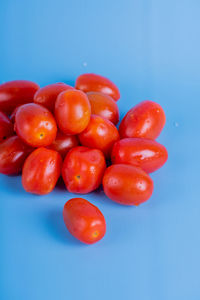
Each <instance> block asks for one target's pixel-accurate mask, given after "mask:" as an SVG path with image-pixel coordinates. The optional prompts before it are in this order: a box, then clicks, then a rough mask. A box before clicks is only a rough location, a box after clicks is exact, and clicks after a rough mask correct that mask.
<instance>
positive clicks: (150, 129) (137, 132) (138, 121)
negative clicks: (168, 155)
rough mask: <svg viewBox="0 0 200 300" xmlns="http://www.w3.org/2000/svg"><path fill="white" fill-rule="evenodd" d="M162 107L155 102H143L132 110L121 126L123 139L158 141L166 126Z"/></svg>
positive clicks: (120, 132)
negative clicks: (134, 138)
mask: <svg viewBox="0 0 200 300" xmlns="http://www.w3.org/2000/svg"><path fill="white" fill-rule="evenodd" d="M165 120H166V118H165V113H164V110H163V109H162V107H161V106H160V105H159V104H158V103H156V102H153V101H149V100H146V101H143V102H141V103H139V104H138V105H136V106H134V107H133V108H131V109H130V110H129V111H128V112H127V114H126V115H125V117H124V118H123V119H122V121H121V124H120V126H119V134H120V137H121V138H126V137H130V138H132V137H140V138H148V139H156V138H157V137H158V136H159V134H160V133H161V131H162V129H163V127H164V125H165Z"/></svg>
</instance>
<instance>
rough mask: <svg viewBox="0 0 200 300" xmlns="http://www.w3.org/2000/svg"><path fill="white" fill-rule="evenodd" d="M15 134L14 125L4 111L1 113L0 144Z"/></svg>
mask: <svg viewBox="0 0 200 300" xmlns="http://www.w3.org/2000/svg"><path fill="white" fill-rule="evenodd" d="M13 134H14V130H13V124H12V123H11V121H10V119H9V118H8V117H7V115H5V114H4V113H3V112H2V111H0V142H2V141H3V140H5V139H6V138H7V137H9V136H11V135H13Z"/></svg>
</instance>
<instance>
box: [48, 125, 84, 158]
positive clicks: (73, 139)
mask: <svg viewBox="0 0 200 300" xmlns="http://www.w3.org/2000/svg"><path fill="white" fill-rule="evenodd" d="M78 145H79V140H78V137H77V136H76V135H66V134H64V133H62V132H61V131H58V133H57V136H56V139H55V141H54V142H53V143H52V144H51V145H50V146H48V149H52V150H55V151H57V152H58V153H60V155H61V156H62V158H65V156H66V155H67V153H68V152H69V150H70V149H72V148H74V147H77V146H78Z"/></svg>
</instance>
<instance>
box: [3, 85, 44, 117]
mask: <svg viewBox="0 0 200 300" xmlns="http://www.w3.org/2000/svg"><path fill="white" fill-rule="evenodd" d="M38 89H39V85H38V84H36V83H34V82H32V81H28V80H14V81H8V82H5V83H3V84H1V85H0V110H2V111H3V112H6V113H8V114H10V113H11V112H12V111H13V110H14V109H15V107H17V106H19V105H21V104H25V103H29V102H32V101H33V97H34V94H35V92H36V91H37V90H38Z"/></svg>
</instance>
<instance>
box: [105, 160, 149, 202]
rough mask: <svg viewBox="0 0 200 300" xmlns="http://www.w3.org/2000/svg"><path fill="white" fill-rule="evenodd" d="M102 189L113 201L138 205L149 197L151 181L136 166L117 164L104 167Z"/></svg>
mask: <svg viewBox="0 0 200 300" xmlns="http://www.w3.org/2000/svg"><path fill="white" fill-rule="evenodd" d="M103 189H104V192H105V194H106V196H108V198H110V199H111V200H113V201H115V202H118V203H120V204H124V205H139V204H141V203H143V202H145V201H147V200H148V199H149V198H150V197H151V195H152V192H153V181H152V179H151V178H150V176H149V175H148V174H147V173H146V172H144V171H143V170H142V169H140V168H138V167H134V166H131V165H125V164H118V165H112V166H110V167H108V168H107V169H106V171H105V174H104V177H103Z"/></svg>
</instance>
